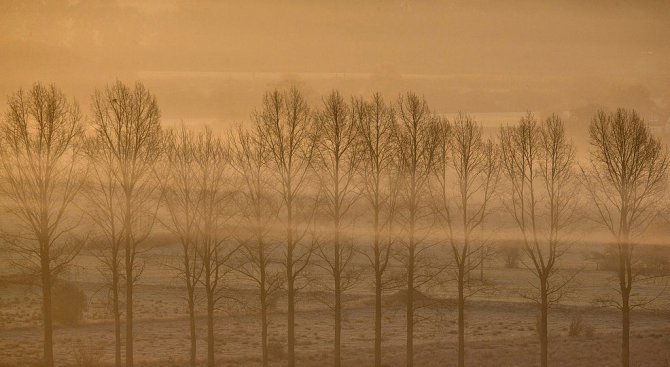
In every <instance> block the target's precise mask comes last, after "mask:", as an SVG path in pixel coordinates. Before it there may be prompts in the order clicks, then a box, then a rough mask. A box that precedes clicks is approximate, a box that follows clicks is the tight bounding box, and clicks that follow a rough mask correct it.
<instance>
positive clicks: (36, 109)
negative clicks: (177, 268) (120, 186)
mask: <svg viewBox="0 0 670 367" xmlns="http://www.w3.org/2000/svg"><path fill="white" fill-rule="evenodd" d="M7 107H8V111H7V112H6V114H5V116H4V119H3V120H2V123H1V124H0V144H1V145H0V148H1V149H2V159H1V160H0V161H1V162H2V163H1V164H2V182H1V184H0V190H1V192H2V194H4V197H5V200H6V203H7V205H8V211H9V212H10V213H11V214H12V215H14V216H15V217H16V219H18V222H17V226H16V227H15V228H14V230H15V231H16V232H15V233H11V234H8V235H7V236H5V240H6V241H8V242H9V245H10V246H11V248H12V249H13V250H16V251H17V252H18V253H19V254H20V256H21V258H22V259H24V260H25V261H26V262H25V263H20V264H19V265H22V266H24V267H26V269H27V270H28V271H30V272H33V273H34V275H35V276H36V277H37V278H39V280H40V285H41V288H42V315H43V331H44V357H43V358H44V365H45V366H48V367H53V365H54V355H53V309H52V286H53V282H54V280H55V279H56V277H57V276H58V275H59V274H60V273H62V272H63V271H64V270H65V268H66V267H67V265H68V264H69V263H70V262H71V261H72V259H73V258H74V256H75V255H76V254H77V253H78V252H79V248H80V244H81V243H80V241H76V240H75V239H74V237H73V236H71V231H72V229H73V227H74V226H76V224H77V222H76V221H72V220H71V218H70V216H69V211H70V209H71V206H72V202H73V200H74V199H75V197H76V196H77V194H78V193H79V191H80V189H81V187H82V184H83V182H84V177H83V176H84V174H83V171H82V169H81V167H82V165H81V162H80V161H78V158H79V157H80V148H81V138H82V132H83V130H82V126H81V124H80V120H81V115H80V113H79V107H78V105H77V104H76V103H74V102H70V101H68V99H67V98H66V96H65V94H63V92H62V91H60V90H59V89H58V88H56V87H55V86H54V85H49V86H45V85H43V84H39V83H38V84H35V85H34V86H33V87H32V88H31V89H30V90H28V91H24V90H19V91H18V92H16V93H14V94H13V95H12V96H10V97H9V100H8V106H7Z"/></svg>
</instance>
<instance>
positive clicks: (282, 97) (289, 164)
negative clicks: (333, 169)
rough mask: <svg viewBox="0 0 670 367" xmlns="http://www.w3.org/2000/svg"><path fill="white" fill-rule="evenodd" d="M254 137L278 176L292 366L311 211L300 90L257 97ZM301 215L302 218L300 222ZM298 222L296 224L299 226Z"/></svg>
mask: <svg viewBox="0 0 670 367" xmlns="http://www.w3.org/2000/svg"><path fill="white" fill-rule="evenodd" d="M254 121H255V123H256V126H257V128H258V131H259V133H260V140H261V142H262V144H263V145H264V146H266V147H267V149H268V152H269V153H268V154H269V156H268V163H269V167H270V169H271V171H272V172H273V173H274V176H275V178H276V179H277V181H279V184H278V185H277V190H278V193H279V195H280V197H281V204H282V207H283V211H282V212H283V218H282V219H283V222H284V223H283V224H284V225H285V230H286V251H285V253H284V255H285V256H284V264H283V265H284V267H285V270H286V282H287V296H288V312H287V318H288V324H287V325H288V327H287V329H288V330H287V333H288V343H287V346H288V365H289V367H294V366H295V344H296V339H295V305H296V293H297V292H298V291H299V290H300V289H301V288H302V287H304V284H300V283H299V282H298V281H299V280H300V279H301V277H302V276H303V275H304V271H305V269H306V267H307V265H308V263H309V261H310V259H311V256H312V254H313V252H314V246H313V243H310V244H306V243H305V242H306V241H305V240H306V238H305V237H306V235H307V230H306V228H305V224H306V222H307V221H308V220H310V219H309V218H308V217H309V216H310V212H312V211H311V210H309V209H307V206H308V205H306V203H305V202H304V201H305V195H304V194H305V193H306V191H307V181H308V178H309V170H310V166H311V162H312V156H313V150H314V133H313V132H312V131H311V126H310V125H311V123H310V112H309V107H308V106H307V102H306V101H305V99H304V97H303V96H302V94H301V93H300V92H299V91H298V90H297V89H296V88H292V89H289V90H287V91H278V90H275V91H272V92H269V93H266V94H265V96H264V97H263V107H262V109H261V110H260V111H259V112H256V113H255V114H254ZM301 220H302V223H301ZM301 225H302V227H301Z"/></svg>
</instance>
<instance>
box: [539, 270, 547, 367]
mask: <svg viewBox="0 0 670 367" xmlns="http://www.w3.org/2000/svg"><path fill="white" fill-rule="evenodd" d="M540 282H541V284H540V292H541V294H540V298H541V303H540V325H539V326H540V330H538V332H539V333H540V366H542V367H547V364H548V359H549V328H548V325H547V319H548V314H549V299H548V297H547V279H546V278H545V277H544V276H543V277H541V278H540Z"/></svg>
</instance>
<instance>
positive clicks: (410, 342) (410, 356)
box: [406, 243, 414, 367]
mask: <svg viewBox="0 0 670 367" xmlns="http://www.w3.org/2000/svg"><path fill="white" fill-rule="evenodd" d="M406 357H407V367H413V366H414V247H413V245H412V244H411V243H410V249H409V259H408V265H407V356H406Z"/></svg>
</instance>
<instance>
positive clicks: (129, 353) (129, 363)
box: [126, 253, 133, 367]
mask: <svg viewBox="0 0 670 367" xmlns="http://www.w3.org/2000/svg"><path fill="white" fill-rule="evenodd" d="M126 367H133V266H132V262H131V261H130V254H129V253H127V254H126Z"/></svg>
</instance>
